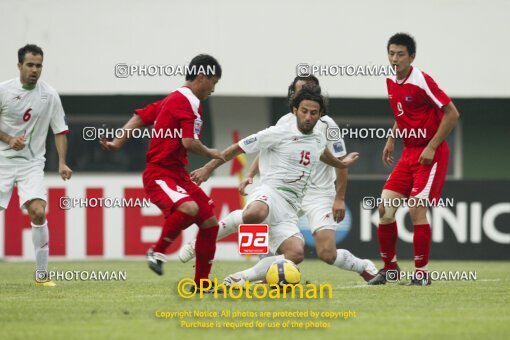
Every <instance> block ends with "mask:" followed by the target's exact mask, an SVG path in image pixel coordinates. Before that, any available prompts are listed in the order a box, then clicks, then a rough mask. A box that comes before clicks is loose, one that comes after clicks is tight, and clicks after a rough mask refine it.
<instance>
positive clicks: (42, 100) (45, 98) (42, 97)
mask: <svg viewBox="0 0 510 340" xmlns="http://www.w3.org/2000/svg"><path fill="white" fill-rule="evenodd" d="M47 102H48V96H47V95H42V96H41V103H43V104H46V103H47Z"/></svg>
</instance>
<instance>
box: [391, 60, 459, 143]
mask: <svg viewBox="0 0 510 340" xmlns="http://www.w3.org/2000/svg"><path fill="white" fill-rule="evenodd" d="M386 85H387V86H388V98H389V101H390V106H391V109H392V110H393V114H394V116H395V121H396V122H397V125H398V129H399V130H400V131H405V135H406V136H405V137H404V138H403V142H404V145H405V146H406V147H416V146H426V145H427V143H428V142H429V141H430V140H431V139H432V137H434V135H435V134H436V132H437V129H438V128H439V124H440V123H441V119H442V118H443V111H441V108H442V107H443V106H445V105H446V104H448V103H449V102H450V101H451V100H450V98H449V97H448V96H447V95H446V94H445V93H444V92H443V90H441V89H440V88H439V86H437V84H436V82H435V81H434V79H432V78H431V77H430V76H429V75H428V74H426V73H425V72H422V71H420V70H419V69H417V68H416V67H412V66H411V71H410V72H409V74H408V75H407V77H406V78H405V79H404V80H403V81H398V82H397V77H396V76H392V77H388V78H387V79H386ZM420 129H421V130H422V131H424V132H425V137H423V135H421V134H420V133H421V132H420Z"/></svg>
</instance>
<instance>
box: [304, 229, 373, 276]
mask: <svg viewBox="0 0 510 340" xmlns="http://www.w3.org/2000/svg"><path fill="white" fill-rule="evenodd" d="M313 236H314V238H315V247H316V250H317V255H318V256H319V258H320V259H321V260H322V261H324V262H326V263H327V264H330V265H334V266H335V267H338V268H340V269H344V270H349V271H353V272H356V273H358V274H360V276H361V277H362V278H363V279H364V280H365V281H370V280H371V279H373V278H374V276H375V275H376V274H377V268H376V267H375V265H374V263H373V262H372V261H370V260H362V259H360V258H358V257H356V256H354V255H353V254H351V252H349V251H348V250H346V249H336V239H335V231H334V230H332V229H320V230H318V231H316V232H315V234H314V235H313Z"/></svg>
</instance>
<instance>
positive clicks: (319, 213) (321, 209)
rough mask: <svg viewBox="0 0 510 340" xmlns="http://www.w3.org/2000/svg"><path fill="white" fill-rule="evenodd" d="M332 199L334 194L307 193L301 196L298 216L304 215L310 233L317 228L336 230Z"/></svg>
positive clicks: (333, 199) (314, 231) (313, 232)
mask: <svg viewBox="0 0 510 340" xmlns="http://www.w3.org/2000/svg"><path fill="white" fill-rule="evenodd" d="M334 201H335V196H334V195H333V196H330V195H313V194H312V195H310V194H309V193H307V194H306V195H305V197H304V198H303V202H302V204H301V210H300V211H299V217H301V216H303V215H305V216H306V218H307V219H308V224H309V225H310V230H311V231H312V235H314V234H315V233H316V232H317V231H319V230H324V229H331V230H336V227H337V226H338V223H336V222H335V219H334V216H333V202H334Z"/></svg>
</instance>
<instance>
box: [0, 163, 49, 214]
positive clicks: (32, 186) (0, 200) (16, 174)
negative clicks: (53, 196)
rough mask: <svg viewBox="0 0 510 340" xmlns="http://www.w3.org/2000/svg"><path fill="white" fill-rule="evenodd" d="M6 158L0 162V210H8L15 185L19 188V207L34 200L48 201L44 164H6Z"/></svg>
mask: <svg viewBox="0 0 510 340" xmlns="http://www.w3.org/2000/svg"><path fill="white" fill-rule="evenodd" d="M4 160H5V158H2V159H1V160H0V210H3V209H7V206H8V205H9V201H10V200H11V195H12V189H13V188H14V185H16V186H17V187H18V196H19V206H20V208H21V209H23V208H26V207H25V204H26V203H27V202H29V201H31V200H33V199H36V198H40V199H42V200H44V201H46V200H47V195H46V188H45V187H44V185H43V180H44V164H40V163H29V164H6V163H8V162H4Z"/></svg>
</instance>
